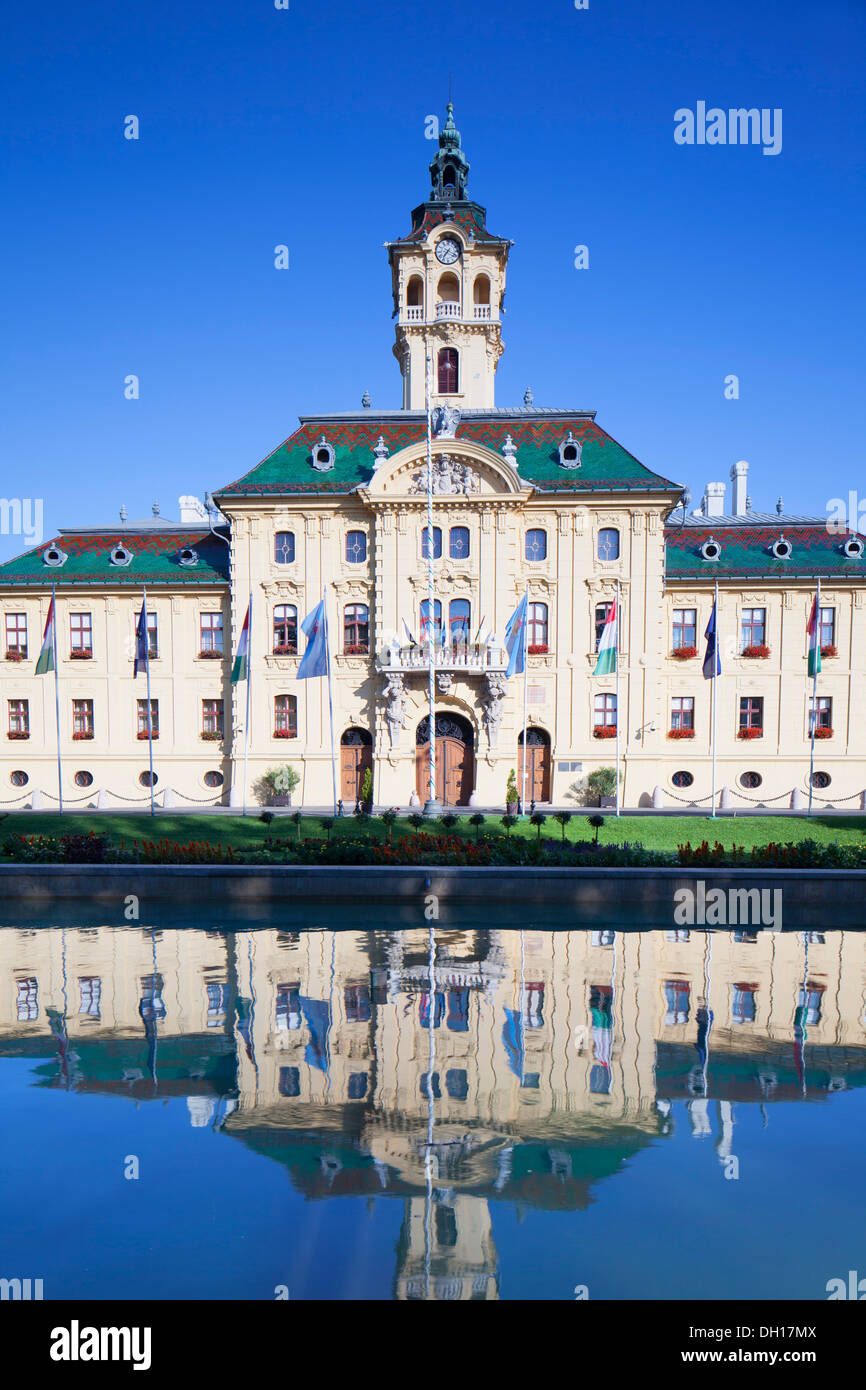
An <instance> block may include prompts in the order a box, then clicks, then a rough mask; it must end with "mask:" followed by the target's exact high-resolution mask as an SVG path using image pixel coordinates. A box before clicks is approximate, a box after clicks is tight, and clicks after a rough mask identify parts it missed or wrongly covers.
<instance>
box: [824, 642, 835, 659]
mask: <svg viewBox="0 0 866 1390" xmlns="http://www.w3.org/2000/svg"><path fill="white" fill-rule="evenodd" d="M821 655H822V656H838V655H839V653H838V651H837V650H836V648H835V646H834V645H833V643H832V642H827V643H826V645H825V646H823V647H822V648H821Z"/></svg>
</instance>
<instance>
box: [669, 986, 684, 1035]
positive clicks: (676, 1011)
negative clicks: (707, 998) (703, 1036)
mask: <svg viewBox="0 0 866 1390" xmlns="http://www.w3.org/2000/svg"><path fill="white" fill-rule="evenodd" d="M665 1004H666V1006H667V1008H666V1012H665V1024H666V1026H667V1027H668V1028H670V1027H671V1025H672V1024H675V1023H688V1021H689V984H688V982H687V981H686V980H667V981H666V982H665Z"/></svg>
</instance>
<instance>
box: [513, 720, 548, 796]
mask: <svg viewBox="0 0 866 1390" xmlns="http://www.w3.org/2000/svg"><path fill="white" fill-rule="evenodd" d="M550 770H551V769H550V740H549V738H548V737H547V735H546V734H545V733H543V732H542V730H540V729H530V730H529V733H528V735H527V740H526V801H527V805H528V804H529V802H530V801H549V800H550ZM517 790H518V792H519V794H520V796H521V797H522V796H523V743H522V742H519V743H518V745H517Z"/></svg>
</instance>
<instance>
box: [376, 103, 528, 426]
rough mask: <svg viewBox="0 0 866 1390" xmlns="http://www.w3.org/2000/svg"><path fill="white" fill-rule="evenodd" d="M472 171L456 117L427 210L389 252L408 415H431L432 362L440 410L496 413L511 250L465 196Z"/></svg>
mask: <svg viewBox="0 0 866 1390" xmlns="http://www.w3.org/2000/svg"><path fill="white" fill-rule="evenodd" d="M468 177H469V162H468V160H467V159H466V156H465V155H464V153H463V150H462V149H461V146H460V132H459V130H458V129H457V127H456V126H455V124H454V108H453V106H452V105H451V103H450V102H449V103H448V108H447V118H446V121H445V124H444V126H443V127H442V129H441V131H440V133H439V148H438V150H437V151H436V154H435V155H434V157H433V160H432V162H431V164H430V180H431V189H430V196H429V197H428V199H427V201H426V202H424V203H421V204H420V206H418V207H417V208H415V210H414V212H413V213H412V229H411V231H410V232H409V235H408V236H406V237H404V238H403V239H402V240H400V241H391V242H386V243H385V244H386V247H387V250H388V258H389V260H390V263H391V275H392V283H393V292H394V317H395V318H396V320H397V327H396V336H397V341H396V343H395V344H394V356H395V357H396V358H397V361H398V362H399V363H400V370H401V372H402V374H403V409H404V410H423V409H424V403H425V375H426V370H427V360H428V357H429V360H430V366H431V389H432V400H433V404H434V405H454V406H458V407H460V408H461V409H476V410H479V409H492V408H493V406H494V405H495V400H494V378H495V375H496V367H497V363H498V362H499V358H500V356H501V354H502V351H503V347H504V344H503V342H502V330H501V327H500V315H501V314H502V312H503V310H502V302H503V299H504V297H505V266H506V262H507V260H508V251H509V248H510V246H511V245H512V243H511V242H510V241H507V240H505V239H504V238H503V237H497V236H493V235H492V234H491V233H490V232H488V230H487V213H486V210H485V209H484V208H483V207H481V205H480V204H479V203H473V202H472V201H471V200H470V198H469V195H468V193H467V189H466V184H467V179H468Z"/></svg>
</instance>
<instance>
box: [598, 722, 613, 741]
mask: <svg viewBox="0 0 866 1390" xmlns="http://www.w3.org/2000/svg"><path fill="white" fill-rule="evenodd" d="M592 736H593V738H616V725H615V724H596V725H595V726H594V727H593V730H592Z"/></svg>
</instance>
